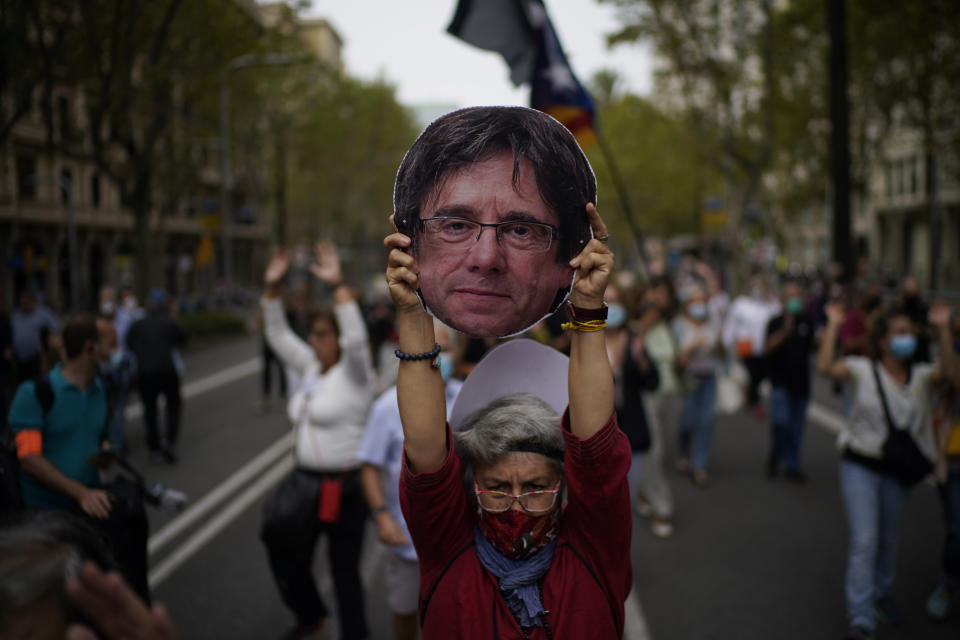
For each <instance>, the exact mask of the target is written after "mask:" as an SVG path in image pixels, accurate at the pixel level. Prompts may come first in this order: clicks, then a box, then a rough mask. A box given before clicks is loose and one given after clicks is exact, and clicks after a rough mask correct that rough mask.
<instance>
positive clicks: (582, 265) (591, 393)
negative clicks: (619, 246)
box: [567, 204, 613, 440]
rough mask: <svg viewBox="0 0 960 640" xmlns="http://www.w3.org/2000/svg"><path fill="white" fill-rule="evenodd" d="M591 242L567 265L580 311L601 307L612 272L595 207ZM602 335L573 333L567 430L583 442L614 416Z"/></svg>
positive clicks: (590, 211)
mask: <svg viewBox="0 0 960 640" xmlns="http://www.w3.org/2000/svg"><path fill="white" fill-rule="evenodd" d="M587 218H588V219H589V221H590V227H591V228H592V229H593V239H592V240H590V242H589V243H587V246H586V247H584V248H583V251H581V252H580V255H578V256H576V257H575V258H573V260H571V261H570V266H571V267H573V268H574V269H576V270H577V273H576V277H575V279H574V285H573V291H572V292H571V293H570V302H571V304H573V306H575V307H580V308H583V309H599V308H600V307H602V306H603V294H604V291H606V288H607V281H608V280H609V279H610V272H611V271H612V269H613V253H611V251H610V249H609V247H607V244H606V239H607V227H606V225H604V224H603V220H601V219H600V214H598V213H597V209H596V207H594V206H593V204H587ZM603 334H604V332H603V331H590V332H582V331H572V336H571V342H570V371H569V374H568V376H567V385H568V387H569V394H570V430H571V431H572V432H573V434H574V435H575V436H577V437H578V438H580V439H582V440H586V439H588V438H590V437H591V436H592V435H594V434H595V433H596V432H597V431H599V430H600V428H601V427H603V425H605V424H606V423H607V421H608V420H609V419H610V415H611V414H612V413H613V372H612V371H611V370H610V360H609V359H608V358H607V346H606V342H605V341H604V335H603Z"/></svg>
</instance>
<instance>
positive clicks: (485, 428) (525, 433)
mask: <svg viewBox="0 0 960 640" xmlns="http://www.w3.org/2000/svg"><path fill="white" fill-rule="evenodd" d="M565 445H566V443H565V442H564V439H563V433H562V431H561V427H560V416H558V415H557V413H556V411H554V410H553V408H551V407H550V405H548V404H547V403H546V402H544V401H543V400H541V399H540V398H538V397H536V396H533V395H530V394H529V393H514V394H510V395H508V396H503V397H502V398H499V399H497V400H495V401H493V402H491V403H490V404H488V405H487V406H485V407H483V408H482V409H477V410H476V411H474V412H473V413H471V414H470V415H469V416H467V417H466V419H465V420H464V421H463V423H462V424H461V425H460V427H459V430H458V431H457V433H456V434H455V436H454V447H455V448H456V450H457V453H458V454H459V455H460V459H461V460H462V461H463V469H464V470H463V481H464V483H465V484H466V485H467V488H468V490H472V488H473V476H474V470H475V468H476V465H477V464H486V465H489V464H494V463H496V462H497V461H498V460H500V459H501V458H502V457H504V456H505V455H507V454H508V453H513V452H517V451H521V452H532V453H541V454H542V455H544V456H547V457H548V458H549V459H550V461H551V462H552V463H553V464H554V465H556V468H557V471H558V472H559V473H560V475H561V476H563V475H564V468H563V460H562V455H563V450H564V448H565Z"/></svg>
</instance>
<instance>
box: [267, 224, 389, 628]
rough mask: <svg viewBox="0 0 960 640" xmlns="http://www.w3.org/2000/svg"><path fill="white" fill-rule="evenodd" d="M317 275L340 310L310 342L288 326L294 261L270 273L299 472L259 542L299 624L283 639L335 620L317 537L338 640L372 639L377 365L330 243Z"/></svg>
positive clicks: (274, 338)
mask: <svg viewBox="0 0 960 640" xmlns="http://www.w3.org/2000/svg"><path fill="white" fill-rule="evenodd" d="M315 255H316V264H314V265H313V266H311V272H312V273H313V274H314V275H315V276H316V277H317V278H318V279H319V280H321V281H322V282H324V283H325V284H326V285H327V287H328V288H329V289H330V290H331V292H332V294H333V301H334V307H333V309H332V310H330V309H321V310H318V311H317V312H315V313H314V314H313V315H312V316H311V317H310V321H309V333H308V334H307V339H306V341H303V340H301V339H300V338H298V337H297V336H296V334H294V333H293V331H292V330H291V329H290V326H289V325H288V324H287V318H286V314H285V313H284V308H283V301H282V299H281V297H280V286H281V283H282V281H283V278H284V276H285V275H286V273H287V271H288V269H289V267H290V255H289V253H287V252H286V251H278V252H277V253H276V254H275V255H274V257H273V259H272V260H271V262H270V264H269V266H268V267H267V271H266V273H265V275H264V280H265V284H266V292H265V294H264V299H263V301H262V302H261V308H262V310H263V317H264V331H265V334H266V337H267V342H268V343H269V345H270V348H271V349H273V351H274V353H275V354H276V355H277V357H278V358H279V359H280V361H281V362H283V364H284V365H285V366H287V367H289V368H291V369H292V370H293V371H294V372H295V373H296V374H297V376H298V378H299V380H300V383H299V386H298V387H297V388H296V390H294V391H293V393H292V394H291V395H290V397H289V400H288V402H287V415H288V416H289V418H290V420H291V422H292V423H293V429H294V457H295V459H296V469H294V471H293V472H292V473H291V474H290V475H289V476H287V477H286V478H285V479H284V480H283V481H282V482H281V483H280V485H279V486H278V487H277V488H276V489H275V490H274V492H273V493H272V494H271V495H270V496H269V497H268V498H267V501H266V503H265V504H264V507H263V523H262V527H261V531H260V537H261V539H262V540H263V543H264V545H266V548H267V555H268V557H269V560H270V569H271V571H272V572H273V577H274V579H275V580H276V583H277V588H278V589H279V590H280V595H281V597H282V598H283V601H284V603H285V604H286V605H287V607H288V608H289V609H290V610H291V611H292V612H293V614H294V615H295V616H296V624H295V626H294V627H293V628H292V629H290V630H289V631H288V632H287V633H286V634H285V635H284V636H283V637H284V638H289V639H293V638H301V637H306V636H309V635H310V634H312V633H314V632H316V631H318V630H320V629H321V628H322V627H323V626H324V625H325V623H326V620H327V617H328V615H329V612H328V609H327V605H326V603H325V602H324V601H323V599H322V598H321V597H320V593H319V591H318V590H317V586H316V583H315V581H314V578H313V575H312V562H311V561H312V559H313V551H314V547H315V546H316V542H317V538H318V537H319V536H320V535H325V536H327V538H328V541H329V561H330V568H331V572H332V574H333V582H334V588H335V590H336V595H337V612H338V619H339V621H340V637H341V638H342V639H343V640H361V639H363V638H366V637H367V623H366V618H365V615H364V602H363V601H364V598H363V586H362V585H361V583H360V567H359V564H360V550H361V548H362V546H363V533H364V528H365V524H366V518H367V514H368V513H369V511H368V509H367V503H366V500H365V499H364V495H363V489H362V486H361V483H360V461H359V460H358V458H357V449H358V447H359V445H360V443H361V441H362V439H363V431H364V424H365V422H366V417H367V411H368V410H369V408H370V403H371V401H372V399H373V392H372V389H373V384H374V375H373V363H372V361H371V358H370V347H369V341H368V338H367V331H366V328H365V325H364V322H363V316H362V314H361V312H360V307H359V306H358V305H357V302H356V300H355V299H354V295H353V292H352V291H351V289H350V287H348V286H347V285H346V283H345V282H344V278H343V273H342V272H341V268H340V258H339V255H338V254H337V250H336V248H335V247H334V246H333V245H332V244H327V243H320V244H318V245H317V247H316V250H315Z"/></svg>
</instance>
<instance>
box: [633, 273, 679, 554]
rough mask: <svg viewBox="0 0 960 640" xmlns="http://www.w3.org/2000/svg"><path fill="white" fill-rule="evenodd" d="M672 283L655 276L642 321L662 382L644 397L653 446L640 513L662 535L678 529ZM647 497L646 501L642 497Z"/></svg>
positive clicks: (647, 461)
mask: <svg viewBox="0 0 960 640" xmlns="http://www.w3.org/2000/svg"><path fill="white" fill-rule="evenodd" d="M673 298H674V296H673V287H672V285H671V284H670V280H669V279H668V278H666V277H664V276H657V277H655V278H653V279H651V281H650V284H649V287H648V288H647V293H646V295H645V297H644V302H643V306H642V315H641V317H640V320H639V324H640V326H641V327H646V334H645V335H646V338H645V340H644V348H645V349H646V351H647V353H648V354H649V355H650V359H651V361H652V362H653V364H654V366H656V368H657V378H659V381H660V384H659V385H658V386H657V388H656V390H654V391H652V392H650V393H647V394H645V395H644V397H643V402H644V406H645V407H646V409H647V412H646V415H647V424H648V425H649V427H650V450H649V451H648V452H647V454H646V455H645V456H644V460H643V472H642V476H641V492H642V494H641V500H640V502H638V504H637V511H638V513H640V515H649V516H650V517H651V520H650V530H651V531H652V532H653V534H654V535H655V536H657V537H658V538H669V537H670V536H672V535H673V530H674V523H673V509H674V501H673V492H672V491H671V489H670V481H669V479H668V477H667V469H666V459H667V449H668V443H670V442H672V437H673V434H674V431H675V427H676V425H677V421H678V419H679V416H680V402H681V400H680V378H679V376H678V375H677V357H678V356H679V349H678V347H677V340H676V337H675V336H674V335H673V331H671V329H670V319H671V316H672V313H673V307H674V299H673ZM643 498H646V504H644V502H643Z"/></svg>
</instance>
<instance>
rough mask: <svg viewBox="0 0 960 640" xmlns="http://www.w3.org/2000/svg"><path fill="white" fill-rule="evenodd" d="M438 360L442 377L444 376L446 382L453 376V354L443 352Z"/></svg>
mask: <svg viewBox="0 0 960 640" xmlns="http://www.w3.org/2000/svg"><path fill="white" fill-rule="evenodd" d="M438 360H439V361H440V377H441V378H443V381H444V382H447V381H448V380H450V378H452V377H453V356H452V355H450V354H449V353H441V354H440V355H439V356H438Z"/></svg>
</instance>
